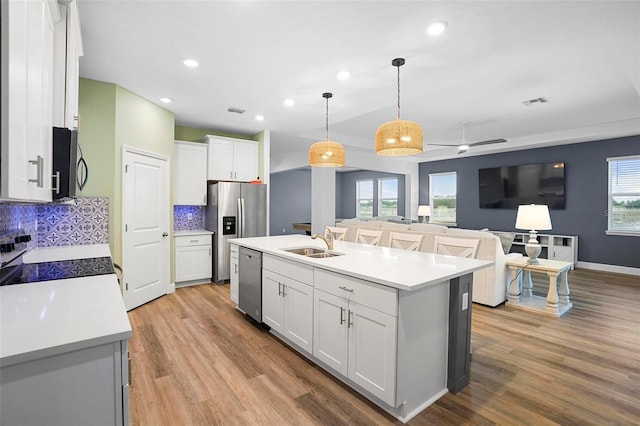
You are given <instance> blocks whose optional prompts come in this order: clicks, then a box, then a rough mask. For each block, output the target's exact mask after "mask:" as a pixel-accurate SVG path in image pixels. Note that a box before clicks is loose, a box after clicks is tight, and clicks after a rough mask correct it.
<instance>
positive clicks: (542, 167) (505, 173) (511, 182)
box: [478, 162, 565, 210]
mask: <svg viewBox="0 0 640 426" xmlns="http://www.w3.org/2000/svg"><path fill="white" fill-rule="evenodd" d="M564 170H565V165H564V163H562V162H555V163H541V164H523V165H520V166H506V167H494V168H490V169H480V170H478V178H479V179H478V182H479V193H480V208H481V209H517V208H518V206H519V205H520V204H546V205H547V206H549V209H556V210H557V209H564V208H565V203H564Z"/></svg>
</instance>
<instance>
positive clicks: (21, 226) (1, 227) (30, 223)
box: [0, 203, 38, 250]
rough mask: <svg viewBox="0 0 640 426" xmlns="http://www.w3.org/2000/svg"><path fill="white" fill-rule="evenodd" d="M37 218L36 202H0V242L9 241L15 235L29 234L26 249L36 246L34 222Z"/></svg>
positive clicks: (11, 240) (36, 238)
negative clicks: (29, 239)
mask: <svg viewBox="0 0 640 426" xmlns="http://www.w3.org/2000/svg"><path fill="white" fill-rule="evenodd" d="M37 220H38V205H37V204H18V203H0V243H11V242H13V241H14V240H13V238H14V237H15V236H16V235H22V234H28V235H31V241H29V242H28V243H23V244H25V246H24V247H22V248H26V249H29V250H31V249H34V248H36V247H37V246H38V236H37V230H36V226H37V225H36V224H37Z"/></svg>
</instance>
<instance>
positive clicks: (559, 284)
mask: <svg viewBox="0 0 640 426" xmlns="http://www.w3.org/2000/svg"><path fill="white" fill-rule="evenodd" d="M527 260H528V257H519V258H516V259H509V260H507V262H506V264H507V266H508V267H509V269H511V285H510V286H509V300H507V305H510V306H513V307H516V308H522V309H527V310H531V311H536V312H540V313H543V314H546V315H550V316H553V317H556V318H558V317H560V316H562V315H563V314H564V313H565V312H567V311H568V310H569V309H571V307H572V306H573V303H571V300H570V299H569V278H568V272H569V269H571V267H572V266H573V263H572V262H563V261H560V260H548V259H538V260H539V262H540V263H539V264H535V265H533V264H528V263H527ZM532 271H533V272H541V273H544V274H547V276H548V277H549V291H548V293H547V297H546V300H545V298H544V297H540V296H534V295H533V292H532V289H533V283H532V281H531V272H532Z"/></svg>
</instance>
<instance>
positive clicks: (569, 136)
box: [79, 0, 640, 165]
mask: <svg viewBox="0 0 640 426" xmlns="http://www.w3.org/2000/svg"><path fill="white" fill-rule="evenodd" d="M79 7H80V18H81V23H82V35H83V43H84V56H83V57H82V58H81V60H80V74H81V76H83V77H87V78H91V79H96V80H100V81H106V82H111V83H116V84H118V85H120V86H122V87H124V88H126V89H128V90H130V91H132V92H134V93H137V94H139V95H141V96H143V97H145V98H147V99H149V100H151V101H152V102H156V103H158V104H159V105H162V106H163V107H165V108H167V109H169V110H171V111H172V112H174V113H175V117H176V124H177V125H181V126H189V127H196V128H202V129H209V130H219V131H225V132H231V133H239V134H245V135H253V134H256V133H258V132H260V131H262V130H264V129H268V130H271V132H272V139H271V140H272V154H273V155H277V154H278V153H282V152H283V151H284V150H286V149H299V150H303V151H305V150H307V148H308V146H309V145H310V144H311V143H312V142H313V141H316V140H323V139H324V133H325V131H324V125H325V100H324V99H323V98H322V93H323V92H325V91H329V92H333V98H332V99H331V100H330V102H329V136H330V138H331V139H332V140H336V141H339V142H341V143H342V144H343V145H344V146H345V149H346V155H347V165H349V151H350V150H353V151H354V152H356V151H362V150H363V149H366V150H373V149H374V145H375V142H374V140H375V132H376V129H377V127H378V126H379V125H380V124H382V123H383V122H386V121H391V120H393V119H395V115H396V111H395V105H396V96H397V93H396V69H395V68H394V67H393V66H392V65H391V60H392V59H393V58H396V57H404V58H405V59H406V64H405V66H403V67H402V68H401V69H400V79H401V116H402V118H405V119H408V120H413V121H417V122H418V123H419V124H420V125H421V126H422V128H423V131H424V144H425V152H424V153H423V154H421V155H418V156H415V160H416V161H427V160H434V159H444V158H451V157H454V156H456V149H455V148H443V147H436V146H430V144H457V143H458V142H459V141H460V139H461V128H460V124H461V122H463V121H467V122H468V125H467V129H466V136H467V140H468V141H469V142H476V141H482V140H486V139H496V138H505V139H507V140H508V141H509V142H508V144H499V145H488V146H484V147H476V148H473V149H472V150H470V152H469V153H467V154H464V155H474V154H478V153H490V152H499V151H504V150H507V149H523V148H531V147H535V146H548V145H555V144H564V143H574V142H582V141H588V140H597V139H605V138H610V137H620V136H629V135H637V134H640V2H638V1H619V2H616V1H589V2H583V1H465V2H462V1H446V2H440V1H426V0H423V1H396V0H389V1H326V0H325V1H300V0H298V1H266V0H265V1H241V0H236V1H203V0H201V1H184V0H181V1H179V0H173V1H149V0H144V1H143V0H134V1H132V0H127V1H115V0H79ZM435 20H446V21H447V22H448V23H449V26H448V29H447V31H446V32H445V33H444V34H442V35H441V36H439V37H429V36H427V35H426V33H425V30H426V27H427V25H428V24H429V23H431V22H433V21H435ZM186 58H193V59H196V60H197V61H198V62H199V63H200V66H199V67H198V68H195V69H190V68H187V67H185V66H184V65H183V63H182V61H183V60H184V59H186ZM343 69H347V70H349V71H350V72H351V78H350V79H349V80H346V81H341V80H338V79H337V78H336V73H337V72H338V71H340V70H343ZM163 96H168V97H171V98H173V99H174V102H173V103H171V104H169V105H165V104H162V103H161V102H160V100H159V99H160V98H161V97H163ZM289 97H290V98H293V99H294V100H295V101H296V105H295V106H294V107H285V106H284V105H283V100H284V99H285V98H289ZM538 97H545V98H547V99H548V101H549V102H548V103H544V104H533V105H531V106H525V105H523V103H522V101H524V100H527V99H532V98H538ZM229 107H236V108H241V109H244V110H246V112H245V113H244V114H242V115H239V114H233V113H229V112H227V108H229ZM257 114H261V115H264V116H265V118H266V119H265V121H263V122H258V121H256V120H255V119H254V117H255V115H257Z"/></svg>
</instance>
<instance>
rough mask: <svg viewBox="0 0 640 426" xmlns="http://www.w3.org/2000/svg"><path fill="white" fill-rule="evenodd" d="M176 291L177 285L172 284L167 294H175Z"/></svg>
mask: <svg viewBox="0 0 640 426" xmlns="http://www.w3.org/2000/svg"><path fill="white" fill-rule="evenodd" d="M175 291H176V283H170V284H169V291H167V294H171V293H175Z"/></svg>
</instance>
